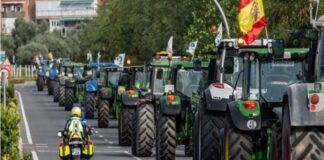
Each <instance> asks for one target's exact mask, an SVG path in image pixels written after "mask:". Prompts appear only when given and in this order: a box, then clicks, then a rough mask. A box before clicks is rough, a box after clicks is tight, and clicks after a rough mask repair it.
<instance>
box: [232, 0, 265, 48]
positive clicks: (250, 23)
mask: <svg viewBox="0 0 324 160" xmlns="http://www.w3.org/2000/svg"><path fill="white" fill-rule="evenodd" d="M238 21H239V25H240V29H241V31H242V32H243V38H244V40H245V42H246V43H247V44H251V43H253V42H254V40H255V39H257V37H258V36H259V34H260V33H261V32H262V30H263V29H264V27H265V26H266V25H267V22H266V19H265V16H264V9H263V2H262V0H240V4H239V14H238Z"/></svg>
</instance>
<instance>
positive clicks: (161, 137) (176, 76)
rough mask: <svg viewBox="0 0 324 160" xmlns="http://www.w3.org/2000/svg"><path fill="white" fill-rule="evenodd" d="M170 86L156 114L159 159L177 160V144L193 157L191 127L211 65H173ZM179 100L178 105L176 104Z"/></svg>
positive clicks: (184, 63)
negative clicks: (181, 145) (182, 145)
mask: <svg viewBox="0 0 324 160" xmlns="http://www.w3.org/2000/svg"><path fill="white" fill-rule="evenodd" d="M172 63H173V64H172V70H171V84H173V85H174V91H171V92H170V91H167V90H165V91H166V92H165V93H164V95H163V96H162V97H161V98H160V104H159V108H158V110H157V130H156V132H157V134H156V135H157V137H156V159H175V151H176V146H177V144H184V145H185V155H186V156H191V154H192V139H191V138H192V125H193V121H194V116H195V113H196V111H197V108H198V106H199V99H200V93H201V91H203V89H204V87H205V85H206V82H207V69H208V62H200V61H199V60H195V62H190V61H173V62H172ZM177 98H179V101H180V103H179V105H174V103H177V101H176V100H177Z"/></svg>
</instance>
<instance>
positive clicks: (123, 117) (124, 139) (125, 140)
mask: <svg viewBox="0 0 324 160" xmlns="http://www.w3.org/2000/svg"><path fill="white" fill-rule="evenodd" d="M134 115H135V107H134V106H132V107H126V106H122V108H121V111H120V116H119V120H118V122H119V123H118V135H119V136H118V137H119V139H118V140H119V145H121V146H130V145H131V142H132V132H133V119H134Z"/></svg>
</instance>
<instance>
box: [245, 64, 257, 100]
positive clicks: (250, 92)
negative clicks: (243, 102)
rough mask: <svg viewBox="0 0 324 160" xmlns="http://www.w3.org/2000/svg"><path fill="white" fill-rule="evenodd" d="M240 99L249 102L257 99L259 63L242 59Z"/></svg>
mask: <svg viewBox="0 0 324 160" xmlns="http://www.w3.org/2000/svg"><path fill="white" fill-rule="evenodd" d="M243 67H244V71H243V92H242V94H243V95H242V97H243V98H244V99H249V100H258V99H259V61H258V60H257V59H256V60H250V59H249V58H247V59H244V62H243Z"/></svg>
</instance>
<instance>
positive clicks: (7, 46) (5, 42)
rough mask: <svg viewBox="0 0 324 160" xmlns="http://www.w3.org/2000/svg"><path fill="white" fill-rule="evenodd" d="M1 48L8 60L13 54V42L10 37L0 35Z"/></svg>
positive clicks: (14, 46)
mask: <svg viewBox="0 0 324 160" xmlns="http://www.w3.org/2000/svg"><path fill="white" fill-rule="evenodd" d="M1 47H2V48H1V49H2V50H3V51H5V52H6V56H7V57H9V59H11V58H12V56H13V55H14V54H15V49H16V45H15V40H14V39H13V38H12V37H11V36H8V35H1Z"/></svg>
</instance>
